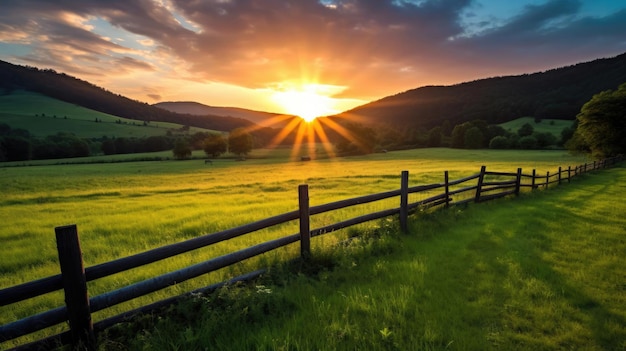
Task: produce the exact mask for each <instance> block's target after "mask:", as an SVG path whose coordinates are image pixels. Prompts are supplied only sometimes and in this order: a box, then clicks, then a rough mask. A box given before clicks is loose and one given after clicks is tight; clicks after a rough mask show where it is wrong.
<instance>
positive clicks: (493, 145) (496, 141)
mask: <svg viewBox="0 0 626 351" xmlns="http://www.w3.org/2000/svg"><path fill="white" fill-rule="evenodd" d="M509 145H510V143H509V139H508V138H507V137H505V136H501V135H499V136H497V137H493V138H492V139H491V141H489V148H490V149H508V148H509Z"/></svg>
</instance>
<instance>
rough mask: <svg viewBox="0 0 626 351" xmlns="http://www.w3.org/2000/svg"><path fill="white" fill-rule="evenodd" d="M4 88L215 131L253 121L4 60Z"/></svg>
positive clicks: (0, 81) (0, 83) (0, 84)
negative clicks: (137, 96)
mask: <svg viewBox="0 0 626 351" xmlns="http://www.w3.org/2000/svg"><path fill="white" fill-rule="evenodd" d="M0 88H1V89H4V90H6V91H12V90H16V89H25V90H29V91H34V92H38V93H41V94H44V95H47V96H50V97H53V98H55V99H59V100H62V101H66V102H70V103H72V104H77V105H79V106H83V107H86V108H89V109H92V110H96V111H100V112H104V113H108V114H111V115H114V116H118V117H123V118H129V119H135V120H139V121H146V122H150V121H156V122H171V123H181V124H184V125H188V126H196V127H201V128H206V129H213V130H224V131H225V130H230V129H233V128H237V127H247V126H251V125H252V123H251V122H249V121H247V120H244V119H240V118H232V117H220V116H210V115H207V116H194V115H189V114H178V113H174V112H170V111H167V110H164V109H161V108H158V107H154V106H151V105H148V104H146V103H142V102H139V101H135V100H131V99H128V98H126V97H123V96H121V95H117V94H114V93H112V92H109V91H107V90H105V89H103V88H100V87H98V86H95V85H93V84H91V83H88V82H86V81H83V80H80V79H77V78H74V77H72V76H69V75H66V74H63V73H57V72H56V71H54V70H51V69H43V70H40V69H37V68H35V67H25V66H19V65H12V64H10V63H8V62H4V61H0Z"/></svg>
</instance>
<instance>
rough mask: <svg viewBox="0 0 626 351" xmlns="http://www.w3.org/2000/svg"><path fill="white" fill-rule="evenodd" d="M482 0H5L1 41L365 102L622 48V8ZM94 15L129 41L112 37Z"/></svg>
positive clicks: (93, 70) (69, 56)
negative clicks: (599, 10) (493, 17)
mask: <svg viewBox="0 0 626 351" xmlns="http://www.w3.org/2000/svg"><path fill="white" fill-rule="evenodd" d="M476 1H478V0H475V1H472V0H445V1H444V0H422V1H408V0H404V1H402V0H324V1H318V0H299V1H288V0H262V1H261V0H205V1H187V0H159V1H156V0H155V1H153V0H109V1H98V0H82V1H70V0H59V1H47V0H3V4H2V7H3V11H2V12H1V13H0V40H3V41H6V42H8V43H13V44H21V45H32V50H31V52H30V53H29V54H27V55H23V56H21V57H20V59H21V60H22V61H24V62H26V63H29V64H33V63H35V64H37V65H38V66H44V67H54V68H56V69H62V70H63V71H66V72H68V73H70V74H77V72H80V73H82V74H91V75H99V74H100V75H101V74H102V71H103V70H106V71H108V72H120V73H121V74H123V73H127V72H130V71H132V70H136V69H139V70H143V71H147V72H163V74H170V75H172V76H173V75H176V76H177V77H178V78H181V77H182V78H183V79H190V80H194V81H201V82H221V83H226V84H233V85H237V86H242V87H248V88H259V89H263V88H268V87H273V86H276V85H277V84H280V83H283V82H292V83H298V82H300V81H303V82H319V83H322V84H328V85H335V86H342V87H346V89H345V90H343V91H342V92H340V93H338V95H337V96H343V97H353V98H354V97H356V98H363V99H373V98H378V97H382V96H384V95H387V94H390V93H395V92H398V91H400V90H402V89H408V88H413V87H417V86H420V85H423V84H432V82H438V83H444V84H448V83H454V82H459V81H462V80H466V79H474V78H479V77H484V76H485V75H493V72H501V73H502V74H504V73H510V72H519V73H521V72H528V71H529V70H530V71H533V70H535V69H536V68H537V67H546V68H548V67H550V65H554V64H557V65H559V64H561V65H562V62H564V60H566V61H567V60H569V62H571V63H575V62H579V61H580V60H586V59H592V58H597V57H601V56H607V55H614V54H617V53H620V52H623V51H625V50H626V9H623V10H621V11H618V12H615V13H613V14H610V15H607V16H605V17H590V16H585V15H583V14H582V13H581V8H582V6H581V2H580V1H577V0H551V1H550V0H549V1H546V2H544V3H543V4H541V5H528V6H526V7H525V8H524V9H523V10H522V12H520V13H517V14H511V17H509V18H504V19H499V20H498V21H493V22H490V20H489V19H482V20H481V19H480V18H476V17H471V16H472V11H471V9H472V8H473V7H474V8H475V6H481V5H480V3H477V2H476ZM463 16H466V18H468V17H471V18H472V21H474V25H475V26H476V27H475V30H474V31H473V32H471V33H470V32H468V31H467V28H465V27H464V24H463V19H464V18H463ZM94 19H98V20H103V21H106V22H107V23H109V24H110V26H112V28H115V29H117V30H120V31H122V32H123V33H127V34H128V35H129V37H128V38H123V39H120V40H112V39H110V38H108V37H107V36H106V35H105V34H103V33H100V32H98V30H97V28H96V29H93V26H95V25H97V24H94V23H95V22H94ZM131 35H132V37H131Z"/></svg>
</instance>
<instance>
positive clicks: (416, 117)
mask: <svg viewBox="0 0 626 351" xmlns="http://www.w3.org/2000/svg"><path fill="white" fill-rule="evenodd" d="M580 82H585V84H581V83H580ZM623 82H626V54H621V55H619V56H616V57H614V58H608V59H598V60H595V61H592V62H587V63H581V64H577V65H575V66H569V67H562V68H557V69H552V70H548V71H545V72H539V73H533V74H523V75H518V76H505V77H494V78H488V79H480V80H476V81H472V82H466V83H461V84H457V85H452V86H426V87H420V88H417V89H412V90H408V91H406V92H403V93H400V94H396V95H393V96H388V97H385V98H383V99H380V100H377V101H374V102H371V103H369V104H366V105H363V106H359V107H357V108H355V109H352V110H350V111H347V112H346V114H350V115H358V116H359V117H360V118H361V120H362V121H363V122H362V123H371V124H376V123H386V124H388V125H389V126H393V127H395V128H397V129H405V128H426V130H428V129H431V128H433V127H436V126H439V125H442V121H444V120H447V121H449V122H450V124H451V125H459V124H462V123H464V122H467V121H471V120H475V119H482V120H485V121H487V123H488V124H500V123H503V122H506V121H510V120H514V119H516V118H521V117H527V116H532V118H531V120H533V119H534V118H537V119H541V120H544V122H545V120H546V119H563V120H574V119H575V117H576V115H577V113H578V112H579V111H580V109H581V107H582V106H583V105H584V104H585V102H587V101H589V99H591V97H592V96H593V95H594V94H597V93H599V92H601V91H604V90H607V89H615V88H617V87H618V86H619V84H621V83H623ZM542 124H543V123H542ZM488 140H489V139H488ZM455 147H462V144H461V146H455Z"/></svg>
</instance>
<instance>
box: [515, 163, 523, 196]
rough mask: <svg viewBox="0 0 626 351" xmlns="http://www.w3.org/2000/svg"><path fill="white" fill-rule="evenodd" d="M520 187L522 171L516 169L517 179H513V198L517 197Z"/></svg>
mask: <svg viewBox="0 0 626 351" xmlns="http://www.w3.org/2000/svg"><path fill="white" fill-rule="evenodd" d="M521 187H522V169H521V168H518V169H517V178H516V179H515V196H518V195H519V190H520V188H521Z"/></svg>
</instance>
